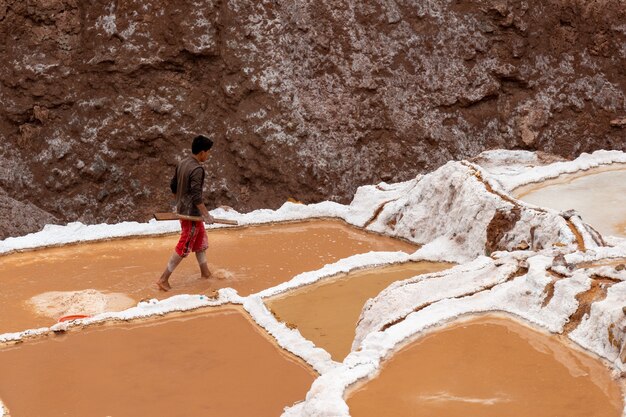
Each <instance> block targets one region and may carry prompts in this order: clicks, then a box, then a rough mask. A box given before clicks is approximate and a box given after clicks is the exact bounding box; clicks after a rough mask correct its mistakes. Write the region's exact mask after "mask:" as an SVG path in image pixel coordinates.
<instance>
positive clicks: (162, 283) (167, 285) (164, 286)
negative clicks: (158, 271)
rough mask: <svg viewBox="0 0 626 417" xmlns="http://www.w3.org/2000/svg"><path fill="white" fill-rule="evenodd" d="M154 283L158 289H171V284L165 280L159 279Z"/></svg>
mask: <svg viewBox="0 0 626 417" xmlns="http://www.w3.org/2000/svg"><path fill="white" fill-rule="evenodd" d="M156 285H157V287H159V290H160V291H169V290H171V289H172V286H171V285H170V283H169V282H167V281H161V280H159V281H157V282H156Z"/></svg>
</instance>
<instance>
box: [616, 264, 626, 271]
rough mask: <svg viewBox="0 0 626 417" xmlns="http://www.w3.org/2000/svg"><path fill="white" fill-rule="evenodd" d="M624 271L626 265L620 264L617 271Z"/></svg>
mask: <svg viewBox="0 0 626 417" xmlns="http://www.w3.org/2000/svg"><path fill="white" fill-rule="evenodd" d="M624 269H626V265H624V264H619V265H617V266H616V267H615V270H616V271H623V270H624Z"/></svg>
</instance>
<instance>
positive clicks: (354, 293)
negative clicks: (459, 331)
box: [266, 262, 452, 361]
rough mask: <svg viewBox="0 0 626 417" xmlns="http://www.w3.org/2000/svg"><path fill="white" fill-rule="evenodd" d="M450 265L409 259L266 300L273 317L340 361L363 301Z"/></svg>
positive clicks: (350, 343) (350, 341) (349, 343)
mask: <svg viewBox="0 0 626 417" xmlns="http://www.w3.org/2000/svg"><path fill="white" fill-rule="evenodd" d="M451 266H452V264H447V263H433V262H408V263H404V264H401V265H393V266H388V267H384V268H376V269H366V270H360V271H355V272H352V273H349V274H347V275H346V274H342V275H341V276H338V277H336V278H329V279H326V280H324V281H323V282H321V283H316V284H313V285H308V286H306V287H303V288H299V289H297V290H295V291H290V292H289V293H287V294H285V295H280V296H277V297H274V298H272V299H269V300H267V301H266V304H267V305H268V307H269V308H270V309H271V310H272V312H273V313H274V314H275V315H276V317H277V318H278V319H279V320H281V321H283V322H285V323H288V324H289V325H291V326H295V327H297V328H298V330H299V331H300V333H301V334H302V335H303V336H304V337H305V338H307V339H309V340H311V341H312V342H313V343H315V344H316V345H317V346H318V347H321V348H323V349H325V350H326V351H327V352H328V353H330V355H331V356H332V358H333V359H334V360H336V361H342V360H343V359H344V358H345V357H346V356H347V355H348V353H350V349H351V346H352V341H353V340H354V334H355V330H356V323H357V321H358V319H359V316H360V315H361V310H362V309H363V306H364V304H365V302H366V301H367V300H368V299H369V298H372V297H375V296H376V295H378V294H379V293H380V292H381V291H382V290H383V289H385V288H387V287H388V286H389V285H390V284H391V283H393V282H395V281H400V280H403V279H407V278H410V277H413V276H416V275H420V274H426V273H429V272H436V271H441V270H444V269H447V268H450V267H451Z"/></svg>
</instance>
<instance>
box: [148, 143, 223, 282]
mask: <svg viewBox="0 0 626 417" xmlns="http://www.w3.org/2000/svg"><path fill="white" fill-rule="evenodd" d="M212 147H213V141H212V140H211V139H209V138H207V137H205V136H202V135H200V136H196V137H195V138H194V139H193V142H192V144H191V153H192V155H191V156H188V157H187V158H185V159H183V160H182V161H180V162H179V163H178V166H177V167H176V172H175V173H174V177H173V178H172V181H171V183H170V189H171V190H172V193H174V194H175V195H176V211H177V213H178V214H184V215H188V216H202V219H203V220H204V221H192V220H181V221H180V226H181V233H180V239H179V241H178V244H177V245H176V248H175V249H174V253H173V254H172V256H171V257H170V260H169V262H168V263H167V267H166V268H165V271H163V274H162V275H161V278H159V280H158V281H157V282H156V284H157V286H158V287H159V289H160V290H162V291H169V290H170V289H172V287H171V286H170V283H169V278H170V275H172V272H174V269H176V267H177V266H178V264H180V262H181V261H182V260H183V258H185V257H187V255H189V253H190V252H194V253H195V254H196V259H197V261H198V265H199V266H200V272H201V276H202V278H209V277H210V276H211V271H209V265H208V263H207V258H206V250H207V248H208V247H209V241H208V238H207V234H206V231H205V229H204V223H205V222H206V223H208V224H211V223H213V221H214V220H213V217H211V215H210V214H209V211H208V210H207V208H206V206H205V205H204V203H203V202H202V186H203V184H204V168H202V165H200V164H202V163H203V162H205V161H206V160H207V159H208V157H209V151H210V149H211V148H212Z"/></svg>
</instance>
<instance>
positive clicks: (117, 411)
mask: <svg viewBox="0 0 626 417" xmlns="http://www.w3.org/2000/svg"><path fill="white" fill-rule="evenodd" d="M0 370H1V375H2V378H0V398H2V401H3V402H4V403H5V405H6V406H7V408H8V409H9V411H10V412H11V415H12V416H15V417H20V416H24V417H26V416H46V417H56V416H59V417H60V416H102V417H104V416H112V417H113V416H115V417H123V416H129V417H137V416H163V417H177V416H180V417H190V416H231V417H235V416H241V417H249V416H259V417H261V416H268V417H270V416H271V417H276V416H279V415H280V414H281V413H282V410H283V408H284V407H286V406H289V405H291V404H293V403H294V402H296V401H299V400H302V399H304V396H305V394H306V392H307V391H308V390H309V388H310V385H311V383H312V382H313V380H314V378H315V377H316V374H315V373H314V372H313V371H312V370H311V369H310V368H309V367H308V366H307V365H305V364H304V363H303V362H302V361H301V360H299V359H298V358H296V357H294V356H293V355H290V354H288V353H287V352H285V351H283V350H282V349H280V348H279V347H278V346H276V345H275V343H274V342H273V339H270V338H269V337H268V336H267V335H266V334H265V333H264V332H262V331H261V330H260V329H259V328H258V327H257V326H256V325H255V324H254V323H253V322H252V321H251V320H250V319H249V318H248V316H247V314H246V313H245V312H243V310H241V309H240V308H234V307H233V308H231V307H228V308H219V309H213V310H210V311H207V310H205V311H203V312H194V313H185V314H179V315H176V316H173V317H165V318H159V319H153V320H148V321H143V322H136V323H126V324H115V325H107V326H97V327H87V328H84V329H83V330H82V331H80V332H70V333H69V334H66V335H61V336H49V337H45V338H42V339H39V340H30V341H27V342H25V343H22V344H19V345H15V346H10V347H4V348H1V349H0Z"/></svg>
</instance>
